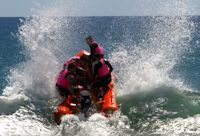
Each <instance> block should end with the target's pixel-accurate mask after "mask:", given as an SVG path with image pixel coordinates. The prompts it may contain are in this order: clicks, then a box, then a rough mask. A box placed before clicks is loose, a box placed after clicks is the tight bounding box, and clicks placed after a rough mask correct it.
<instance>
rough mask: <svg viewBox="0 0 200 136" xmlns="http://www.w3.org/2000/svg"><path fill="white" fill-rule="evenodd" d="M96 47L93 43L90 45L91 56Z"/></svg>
mask: <svg viewBox="0 0 200 136" xmlns="http://www.w3.org/2000/svg"><path fill="white" fill-rule="evenodd" d="M97 47H98V44H96V43H93V44H92V45H90V51H91V54H94V51H95V49H96V48H97Z"/></svg>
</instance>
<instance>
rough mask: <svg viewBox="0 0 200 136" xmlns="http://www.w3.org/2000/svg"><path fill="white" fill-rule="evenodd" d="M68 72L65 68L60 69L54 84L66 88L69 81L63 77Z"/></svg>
mask: <svg viewBox="0 0 200 136" xmlns="http://www.w3.org/2000/svg"><path fill="white" fill-rule="evenodd" d="M67 73H68V70H67V69H64V70H62V71H60V73H59V75H58V76H57V81H56V84H57V85H59V86H62V87H65V88H68V86H69V82H68V80H67V79H66V78H65V75H66V74H67Z"/></svg>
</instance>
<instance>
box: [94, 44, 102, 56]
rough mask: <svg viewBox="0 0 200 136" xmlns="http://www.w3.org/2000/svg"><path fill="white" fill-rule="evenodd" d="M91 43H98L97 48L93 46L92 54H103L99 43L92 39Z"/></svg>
mask: <svg viewBox="0 0 200 136" xmlns="http://www.w3.org/2000/svg"><path fill="white" fill-rule="evenodd" d="M93 44H97V45H98V46H97V48H95V50H94V54H103V48H102V47H101V45H100V44H99V43H97V42H96V41H94V42H93Z"/></svg>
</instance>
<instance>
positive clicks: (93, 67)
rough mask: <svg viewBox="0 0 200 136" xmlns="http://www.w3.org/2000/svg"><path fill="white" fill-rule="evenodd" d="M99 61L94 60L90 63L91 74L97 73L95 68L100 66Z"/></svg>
mask: <svg viewBox="0 0 200 136" xmlns="http://www.w3.org/2000/svg"><path fill="white" fill-rule="evenodd" d="M101 65H102V64H101V63H100V62H99V61H96V62H94V63H93V64H92V73H93V75H94V76H95V75H97V70H98V69H99V68H100V67H101Z"/></svg>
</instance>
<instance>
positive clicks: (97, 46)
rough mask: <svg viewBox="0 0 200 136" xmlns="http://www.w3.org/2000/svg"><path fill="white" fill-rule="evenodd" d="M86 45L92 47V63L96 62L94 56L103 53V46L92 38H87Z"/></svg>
mask: <svg viewBox="0 0 200 136" xmlns="http://www.w3.org/2000/svg"><path fill="white" fill-rule="evenodd" d="M85 40H86V43H87V44H88V45H89V47H90V59H91V61H92V62H93V61H95V58H94V54H95V53H97V52H102V53H103V48H102V47H101V45H100V44H99V43H97V42H96V41H95V40H94V39H93V38H92V36H88V37H86V39H85Z"/></svg>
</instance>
